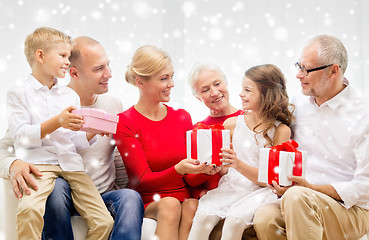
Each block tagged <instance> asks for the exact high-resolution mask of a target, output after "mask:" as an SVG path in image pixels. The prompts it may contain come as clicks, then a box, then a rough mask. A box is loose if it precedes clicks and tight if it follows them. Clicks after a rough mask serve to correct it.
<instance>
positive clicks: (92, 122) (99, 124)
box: [72, 108, 119, 134]
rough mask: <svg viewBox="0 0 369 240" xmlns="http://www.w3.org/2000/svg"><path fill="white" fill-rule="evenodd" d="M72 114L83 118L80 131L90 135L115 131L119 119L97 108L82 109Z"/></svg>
mask: <svg viewBox="0 0 369 240" xmlns="http://www.w3.org/2000/svg"><path fill="white" fill-rule="evenodd" d="M72 113H73V114H76V115H80V116H83V120H84V121H85V123H84V124H83V126H82V128H81V131H85V132H91V133H111V134H115V133H116V131H117V124H118V120H119V117H118V116H117V115H114V114H110V113H107V112H105V111H104V110H101V109H97V108H82V109H76V110H73V111H72Z"/></svg>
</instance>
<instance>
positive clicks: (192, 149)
mask: <svg viewBox="0 0 369 240" xmlns="http://www.w3.org/2000/svg"><path fill="white" fill-rule="evenodd" d="M230 142H231V137H230V131H229V130H225V129H224V126H223V125H221V124H216V125H204V124H201V123H197V124H196V125H195V127H194V128H193V129H192V130H190V131H187V132H186V143H187V144H186V145H187V158H192V159H197V160H199V161H200V163H203V162H206V163H207V164H216V165H218V166H219V165H222V162H220V159H221V157H220V156H219V153H221V152H222V151H221V150H220V149H221V148H230Z"/></svg>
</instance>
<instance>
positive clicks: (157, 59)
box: [125, 45, 172, 86]
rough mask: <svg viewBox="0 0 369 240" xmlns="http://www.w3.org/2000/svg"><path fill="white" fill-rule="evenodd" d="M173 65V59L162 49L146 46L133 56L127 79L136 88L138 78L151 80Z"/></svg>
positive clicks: (127, 71)
mask: <svg viewBox="0 0 369 240" xmlns="http://www.w3.org/2000/svg"><path fill="white" fill-rule="evenodd" d="M171 63H172V59H171V58H170V57H169V55H168V54H167V53H166V52H165V51H164V50H162V49H159V48H157V47H155V46H152V45H144V46H141V47H140V48H138V49H137V50H136V52H135V53H134V54H133V57H132V61H131V64H130V65H128V66H127V70H126V75H125V79H126V81H127V82H128V83H130V84H132V85H133V86H136V77H142V78H144V79H146V80H149V79H150V77H151V76H152V75H153V74H155V73H157V72H159V71H160V70H162V69H163V68H164V67H166V66H168V65H169V64H171Z"/></svg>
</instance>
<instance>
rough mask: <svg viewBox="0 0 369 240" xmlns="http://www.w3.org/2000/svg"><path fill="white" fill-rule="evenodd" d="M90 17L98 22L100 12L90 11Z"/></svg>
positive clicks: (100, 15)
mask: <svg viewBox="0 0 369 240" xmlns="http://www.w3.org/2000/svg"><path fill="white" fill-rule="evenodd" d="M90 15H91V17H92V18H93V19H95V20H100V19H101V17H102V14H101V12H100V11H97V10H94V11H92V12H91V14H90Z"/></svg>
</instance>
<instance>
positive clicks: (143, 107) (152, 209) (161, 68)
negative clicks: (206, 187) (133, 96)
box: [114, 45, 215, 240]
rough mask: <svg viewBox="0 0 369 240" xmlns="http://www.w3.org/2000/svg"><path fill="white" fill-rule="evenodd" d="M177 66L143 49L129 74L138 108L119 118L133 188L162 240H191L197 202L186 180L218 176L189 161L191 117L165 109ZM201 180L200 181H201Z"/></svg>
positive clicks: (122, 149) (119, 134)
mask: <svg viewBox="0 0 369 240" xmlns="http://www.w3.org/2000/svg"><path fill="white" fill-rule="evenodd" d="M173 74H174V70H173V65H172V60H171V58H170V57H169V56H168V54H167V53H165V52H164V51H163V50H161V49H158V48H156V47H154V46H150V45H145V46H142V47H140V48H139V49H138V50H137V51H136V52H135V54H134V56H133V58H132V62H131V64H130V65H129V66H128V69H127V72H126V81H127V82H129V83H131V84H132V85H134V86H136V87H137V88H138V90H139V100H138V102H137V104H135V105H134V106H132V107H131V108H129V109H128V110H126V111H124V112H122V113H120V114H119V123H118V127H117V133H116V134H115V136H114V138H115V140H116V145H117V147H118V149H119V152H120V154H121V156H122V158H123V161H124V164H125V167H126V170H127V173H128V177H129V187H131V188H133V189H135V190H137V191H138V192H139V193H140V194H141V197H142V200H143V202H144V205H145V217H147V218H152V219H155V220H156V221H157V227H156V231H155V234H156V235H157V237H159V239H161V240H165V239H187V236H188V233H189V230H190V227H191V224H192V218H193V216H194V213H195V211H196V208H197V200H196V199H193V198H191V193H190V189H189V187H188V185H187V184H186V182H189V183H190V182H191V181H198V179H196V177H191V178H189V179H186V178H187V176H186V174H197V173H206V174H214V173H215V170H214V169H215V168H214V167H213V166H212V165H208V166H205V163H203V164H199V162H198V161H197V160H193V159H186V131H187V130H190V129H191V128H192V120H191V116H190V114H189V113H187V112H186V111H185V110H183V109H174V108H172V107H169V106H168V105H166V104H164V103H165V102H168V101H169V100H170V94H171V89H172V88H173V87H174V81H173ZM198 176H199V177H201V175H198Z"/></svg>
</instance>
